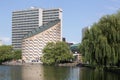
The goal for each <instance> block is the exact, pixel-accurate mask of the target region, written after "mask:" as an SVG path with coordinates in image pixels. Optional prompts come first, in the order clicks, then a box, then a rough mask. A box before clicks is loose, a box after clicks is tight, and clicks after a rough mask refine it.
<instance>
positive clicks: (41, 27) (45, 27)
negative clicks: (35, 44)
mask: <svg viewBox="0 0 120 80" xmlns="http://www.w3.org/2000/svg"><path fill="white" fill-rule="evenodd" d="M58 22H60V19H57V20H54V21H50V22H48V23H46V24H44V25H42V26H40V27H38V28H35V29H33V30H32V31H30V32H28V34H26V35H24V38H28V37H31V36H34V35H36V34H39V33H41V32H43V31H45V30H47V29H49V28H51V27H52V26H54V25H56V24H57V23H58Z"/></svg>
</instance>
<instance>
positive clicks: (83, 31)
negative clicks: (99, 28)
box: [82, 27, 89, 39]
mask: <svg viewBox="0 0 120 80" xmlns="http://www.w3.org/2000/svg"><path fill="white" fill-rule="evenodd" d="M88 29H89V27H84V28H83V29H82V39H83V38H84V37H85V32H86V31H87V30H88Z"/></svg>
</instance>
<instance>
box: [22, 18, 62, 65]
mask: <svg viewBox="0 0 120 80" xmlns="http://www.w3.org/2000/svg"><path fill="white" fill-rule="evenodd" d="M57 41H62V40H61V21H60V19H57V20H54V21H49V22H48V23H47V24H45V25H42V26H41V27H39V28H36V29H34V30H32V31H31V32H29V33H28V34H27V35H25V37H24V39H23V42H22V60H24V61H25V62H26V63H31V62H41V60H40V59H41V57H42V55H43V54H42V50H43V48H44V47H45V46H46V44H47V43H48V42H57Z"/></svg>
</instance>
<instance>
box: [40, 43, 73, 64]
mask: <svg viewBox="0 0 120 80" xmlns="http://www.w3.org/2000/svg"><path fill="white" fill-rule="evenodd" d="M72 58H73V56H72V54H71V51H70V48H69V47H68V45H67V44H66V43H65V42H60V41H58V42H56V43H53V42H49V43H48V44H47V45H46V46H45V48H44V49H43V57H42V61H43V63H44V64H48V65H51V64H58V63H63V62H68V61H70V60H71V59H72Z"/></svg>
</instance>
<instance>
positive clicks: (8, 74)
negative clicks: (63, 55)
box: [0, 65, 120, 80]
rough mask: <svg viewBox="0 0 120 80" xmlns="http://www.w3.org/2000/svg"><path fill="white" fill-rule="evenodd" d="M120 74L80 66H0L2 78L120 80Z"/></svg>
mask: <svg viewBox="0 0 120 80" xmlns="http://www.w3.org/2000/svg"><path fill="white" fill-rule="evenodd" d="M119 79H120V76H119V74H114V73H109V72H103V71H99V70H92V69H89V68H79V67H56V66H43V65H24V66H0V80H119Z"/></svg>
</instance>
